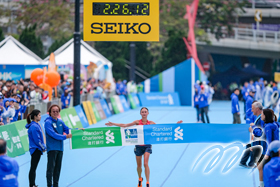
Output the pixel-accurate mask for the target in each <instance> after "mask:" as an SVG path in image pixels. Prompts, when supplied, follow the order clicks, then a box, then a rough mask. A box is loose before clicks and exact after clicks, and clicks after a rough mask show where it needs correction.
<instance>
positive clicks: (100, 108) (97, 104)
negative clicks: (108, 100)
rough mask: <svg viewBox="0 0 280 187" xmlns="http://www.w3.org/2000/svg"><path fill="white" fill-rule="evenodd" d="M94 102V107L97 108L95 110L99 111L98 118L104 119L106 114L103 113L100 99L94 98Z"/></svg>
mask: <svg viewBox="0 0 280 187" xmlns="http://www.w3.org/2000/svg"><path fill="white" fill-rule="evenodd" d="M94 104H95V107H96V109H97V111H98V113H99V116H100V118H101V119H106V115H105V113H104V111H103V108H102V106H101V104H100V101H99V100H95V101H94Z"/></svg>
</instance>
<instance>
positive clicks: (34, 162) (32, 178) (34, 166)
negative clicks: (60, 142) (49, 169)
mask: <svg viewBox="0 0 280 187" xmlns="http://www.w3.org/2000/svg"><path fill="white" fill-rule="evenodd" d="M41 155H42V152H41V151H40V150H39V149H36V150H35V151H34V153H33V154H32V155H31V166H30V171H29V186H32V187H33V186H35V179H36V169H37V166H38V163H39V161H40V159H41Z"/></svg>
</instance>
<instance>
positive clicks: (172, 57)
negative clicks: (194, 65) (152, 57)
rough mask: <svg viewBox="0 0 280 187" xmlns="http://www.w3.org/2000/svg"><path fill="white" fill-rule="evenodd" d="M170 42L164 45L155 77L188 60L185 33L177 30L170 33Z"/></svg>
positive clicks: (154, 73) (155, 70)
mask: <svg viewBox="0 0 280 187" xmlns="http://www.w3.org/2000/svg"><path fill="white" fill-rule="evenodd" d="M168 36H169V38H168V40H167V41H166V42H165V43H164V47H163V48H162V51H161V58H160V59H159V61H158V62H157V63H156V66H155V69H154V71H153V75H156V74H158V73H160V72H162V71H164V70H166V69H168V68H170V67H172V66H175V65H176V64H178V63H180V62H183V61H184V60H186V55H187V51H186V46H185V43H184V41H183V40H182V37H183V36H184V33H183V32H181V31H177V30H175V29H173V30H170V31H169V33H168Z"/></svg>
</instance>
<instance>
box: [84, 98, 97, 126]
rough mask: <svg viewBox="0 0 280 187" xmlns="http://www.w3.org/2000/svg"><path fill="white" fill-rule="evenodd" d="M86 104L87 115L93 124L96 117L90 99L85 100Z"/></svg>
mask: <svg viewBox="0 0 280 187" xmlns="http://www.w3.org/2000/svg"><path fill="white" fill-rule="evenodd" d="M86 104H87V108H88V111H89V115H90V117H91V120H92V123H93V124H95V123H97V120H96V117H95V114H94V111H93V108H92V104H91V102H90V101H86Z"/></svg>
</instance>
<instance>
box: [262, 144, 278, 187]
mask: <svg viewBox="0 0 280 187" xmlns="http://www.w3.org/2000/svg"><path fill="white" fill-rule="evenodd" d="M268 149H269V151H270V155H271V159H270V161H269V162H268V163H267V164H266V165H265V166H264V168H263V180H264V185H265V187H276V186H280V141H278V140H274V141H273V142H272V143H271V144H270V145H269V148H268Z"/></svg>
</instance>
